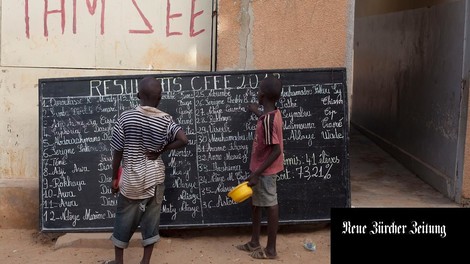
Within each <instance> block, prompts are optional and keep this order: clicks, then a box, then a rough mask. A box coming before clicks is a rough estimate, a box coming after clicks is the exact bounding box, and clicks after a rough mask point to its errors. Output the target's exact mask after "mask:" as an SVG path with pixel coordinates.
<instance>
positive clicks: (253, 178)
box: [247, 173, 259, 187]
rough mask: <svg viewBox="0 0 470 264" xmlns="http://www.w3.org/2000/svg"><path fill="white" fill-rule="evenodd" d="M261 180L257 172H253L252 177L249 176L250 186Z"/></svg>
mask: <svg viewBox="0 0 470 264" xmlns="http://www.w3.org/2000/svg"><path fill="white" fill-rule="evenodd" d="M258 182H259V175H258V174H255V173H251V175H250V177H248V184H247V185H248V186H250V187H251V186H255V185H256V184H258Z"/></svg>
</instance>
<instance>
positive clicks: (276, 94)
mask: <svg viewBox="0 0 470 264" xmlns="http://www.w3.org/2000/svg"><path fill="white" fill-rule="evenodd" d="M260 89H263V93H264V95H265V96H266V97H267V98H269V99H270V100H273V101H277V100H279V98H281V92H282V82H281V80H279V79H278V78H276V77H274V75H268V76H266V78H264V79H263V80H262V81H261V85H260Z"/></svg>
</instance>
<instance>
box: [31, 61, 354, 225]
mask: <svg viewBox="0 0 470 264" xmlns="http://www.w3.org/2000/svg"><path fill="white" fill-rule="evenodd" d="M264 74H283V75H286V76H290V75H296V74H297V75H299V76H302V77H303V78H308V77H309V75H314V74H318V75H321V76H322V78H323V79H322V80H318V81H319V83H320V84H323V83H326V82H328V81H329V80H336V81H339V83H341V84H342V87H341V95H342V104H341V108H342V111H343V113H342V115H343V116H342V117H343V120H342V125H343V126H342V131H343V136H344V137H343V139H342V140H340V141H341V142H339V143H338V142H336V143H335V144H333V145H332V146H331V147H333V148H336V149H337V150H339V151H340V152H341V153H342V154H343V155H344V156H342V159H343V160H342V162H341V176H342V177H344V179H343V180H342V181H341V184H340V185H341V186H333V187H332V190H331V192H333V193H335V192H341V193H340V196H341V198H340V200H341V201H340V202H338V201H334V202H335V203H333V204H332V205H331V206H326V207H322V206H319V205H317V204H314V205H313V207H315V206H319V207H321V213H319V215H321V216H316V215H311V214H315V213H314V212H312V211H309V212H308V213H309V214H310V215H306V216H300V215H298V217H297V218H298V219H284V218H283V213H284V215H285V214H286V211H287V212H288V210H284V211H283V210H281V212H280V224H303V223H313V222H324V221H329V220H330V218H329V208H331V207H350V205H351V197H350V179H349V174H350V171H349V149H348V147H349V117H348V112H349V111H348V110H349V109H348V93H347V85H346V69H345V68H322V69H271V70H252V71H219V72H186V73H171V74H141V75H124V76H112V75H108V76H85V77H71V78H44V79H39V80H38V83H39V98H38V99H39V127H40V129H39V142H40V144H39V145H40V146H39V175H40V177H39V186H40V192H39V199H40V208H39V211H40V229H41V230H42V231H47V232H63V231H66V232H101V231H109V230H111V229H112V225H111V226H107V227H92V226H90V227H81V228H74V227H65V228H62V227H60V226H59V227H47V226H45V224H46V223H47V221H44V219H43V215H44V205H45V203H44V191H43V184H44V182H43V178H44V176H43V165H44V164H43V152H44V146H43V144H44V142H45V141H44V134H43V132H44V129H43V128H44V123H43V121H44V120H43V119H44V116H43V111H44V107H43V104H42V100H43V88H44V87H45V86H47V85H49V84H54V83H60V82H81V81H87V80H108V79H110V80H116V79H118V80H120V79H122V80H124V79H141V78H143V77H146V76H154V77H156V78H168V79H172V78H182V79H184V78H189V77H195V76H196V77H197V76H199V77H207V76H237V75H264ZM214 80H215V78H214ZM164 89H165V88H164ZM320 92H321V90H320ZM71 97H73V96H71ZM304 103H305V104H309V103H308V102H304ZM293 162H295V161H293ZM331 166H333V165H331ZM309 173H310V172H309ZM309 180H310V178H309ZM330 187H331V186H330ZM294 191H295V190H294ZM200 199H201V200H202V197H200ZM281 199H282V198H280V203H281V202H282V200H281ZM327 202H330V201H327ZM46 203H47V202H46ZM280 205H281V204H280ZM237 207H238V209H237V213H241V212H244V213H245V212H246V214H247V215H249V206H248V202H247V203H244V204H240V205H237ZM307 211H308V210H307ZM46 213H47V210H46ZM302 217H304V218H303V219H302ZM45 222H46V223H45ZM248 224H251V222H250V221H249V219H247V218H245V219H244V220H243V221H233V222H227V221H225V222H220V223H217V222H214V223H184V224H167V223H165V222H164V221H162V224H161V228H162V229H172V228H194V227H211V226H217V227H222V226H243V225H248Z"/></svg>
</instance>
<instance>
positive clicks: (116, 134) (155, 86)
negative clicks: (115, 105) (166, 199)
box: [105, 77, 188, 264]
mask: <svg viewBox="0 0 470 264" xmlns="http://www.w3.org/2000/svg"><path fill="white" fill-rule="evenodd" d="M137 97H138V98H139V100H140V105H139V106H137V107H136V108H135V109H131V110H127V111H124V112H123V113H122V114H121V115H120V116H119V118H118V120H117V122H116V124H115V126H114V130H113V136H112V139H111V147H112V149H113V180H112V191H113V193H118V192H119V193H120V195H119V197H118V204H117V210H116V218H115V224H114V229H113V234H112V236H111V241H112V242H113V244H114V249H115V250H114V253H115V259H114V260H111V261H108V262H105V263H117V264H121V263H123V255H124V249H125V248H127V246H128V244H129V240H130V239H131V237H132V235H133V233H134V232H135V230H136V229H137V227H138V226H139V225H140V228H141V233H142V245H143V247H144V254H143V257H142V260H141V262H140V263H141V264H148V263H150V257H151V256H152V251H153V247H154V244H155V243H156V242H157V241H158V240H159V239H160V235H159V223H160V209H161V205H162V201H163V192H164V190H165V185H164V180H165V165H164V163H163V161H162V159H161V157H160V154H161V153H163V152H165V151H167V150H170V149H176V148H181V147H184V146H185V145H186V144H187V143H188V139H187V138H186V134H185V133H184V131H183V129H182V128H181V126H180V125H178V124H176V123H175V122H174V121H173V118H172V117H171V116H170V115H169V114H167V113H164V112H162V111H160V110H159V109H157V106H158V104H159V103H160V100H161V97H162V88H161V83H160V82H159V81H157V79H155V78H153V77H145V78H143V79H142V80H141V81H140V82H139V92H138V94H137ZM120 166H122V175H121V177H120V179H118V171H119V167H120Z"/></svg>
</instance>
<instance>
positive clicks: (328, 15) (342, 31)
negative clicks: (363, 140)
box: [0, 0, 354, 228]
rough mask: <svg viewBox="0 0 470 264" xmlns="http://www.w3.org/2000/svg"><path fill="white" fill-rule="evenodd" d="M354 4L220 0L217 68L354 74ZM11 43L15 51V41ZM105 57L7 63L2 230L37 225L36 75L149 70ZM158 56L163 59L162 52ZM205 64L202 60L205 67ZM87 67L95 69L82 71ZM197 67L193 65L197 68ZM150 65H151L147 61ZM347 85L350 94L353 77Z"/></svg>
mask: <svg viewBox="0 0 470 264" xmlns="http://www.w3.org/2000/svg"><path fill="white" fill-rule="evenodd" d="M6 1H15V2H16V0H3V1H2V3H5V2H6ZM198 1H201V0H198ZM20 2H23V1H20ZM30 2H31V3H32V2H33V0H31V1H30ZM66 2H67V1H66ZM98 2H100V1H98ZM353 9H354V1H353V0H332V1H324V0H315V1H300V0H252V1H242V0H234V1H225V0H223V1H220V0H219V1H218V12H217V22H218V24H217V48H216V50H217V54H216V61H217V64H216V65H217V66H216V69H217V70H245V69H270V68H324V67H346V68H347V71H348V80H349V79H350V77H351V75H352V48H351V45H352V28H353V11H354V10H353ZM4 11H5V10H4ZM3 13H5V12H3ZM6 18H7V17H4V18H3V19H2V30H3V28H4V26H5V23H7V22H8V19H6ZM20 24H21V23H20ZM133 25H135V24H133ZM139 25H140V24H139ZM1 37H2V38H4V37H5V32H3V31H2V34H1ZM77 41H78V40H77ZM21 45H24V43H21ZM21 45H20V46H21ZM21 47H23V46H21ZM2 48H3V46H2ZM8 48H9V49H10V50H15V46H9V47H8ZM23 48H24V47H23ZM27 48H28V49H29V48H30V46H28V47H27ZM185 52H188V51H185ZM182 53H183V52H182ZM1 54H2V58H0V61H2V59H3V58H4V57H3V56H7V57H8V60H7V61H5V62H9V61H15V60H14V59H15V58H14V57H13V58H12V57H11V54H6V53H5V52H3V51H2V52H1ZM32 54H33V55H31V56H35V55H34V53H32ZM153 55H155V54H152V56H153ZM49 56H52V58H53V59H55V60H57V59H58V58H57V57H59V56H63V55H60V54H58V53H57V54H55V53H54V52H53V53H52V54H49ZM106 56H109V57H108V59H109V60H108V59H106V58H104V59H105V60H104V61H107V62H112V63H111V64H110V65H111V66H109V68H110V70H94V69H93V68H94V67H96V65H95V64H93V63H88V64H86V65H80V66H79V67H70V66H68V68H63V67H58V68H56V67H50V66H48V65H47V63H46V64H43V65H41V67H36V66H34V65H33V66H31V67H24V66H14V67H12V66H11V65H9V64H3V62H2V66H1V68H0V112H1V113H2V115H1V117H0V148H1V151H0V204H2V206H0V228H10V227H28V228H37V226H38V207H39V205H38V200H39V197H38V182H39V175H38V155H39V154H38V146H39V144H38V138H39V135H38V87H37V83H38V79H40V78H52V77H78V76H92V75H116V74H140V73H142V74H143V73H150V72H149V71H138V70H133V71H131V70H117V69H122V68H123V67H121V66H120V65H119V63H118V62H117V61H115V57H116V55H115V54H110V53H107V55H106ZM155 57H156V58H159V57H158V54H157V55H156V56H155ZM28 59H29V60H30V61H34V60H40V58H34V57H33V58H28ZM59 59H60V58H59ZM113 60H114V62H113ZM113 63H114V64H113ZM206 63H207V62H206V61H203V64H204V65H206ZM209 63H210V62H209ZM129 65H132V63H131V64H129ZM81 67H83V68H91V69H90V70H84V69H79V68H81ZM191 67H192V68H191ZM191 67H189V68H188V69H195V68H198V67H199V66H197V65H196V66H194V67H193V66H191ZM131 68H134V67H131ZM144 68H145V69H147V68H146V66H145V67H144ZM112 69H116V70H112ZM170 69H171V68H170ZM348 87H349V94H351V93H352V86H351V82H349V81H348ZM23 201H27V203H24V204H26V205H27V208H28V209H27V210H23V211H21V212H19V213H18V212H17V213H12V210H13V208H15V207H13V206H15V205H17V204H21V203H23ZM31 219H33V220H31Z"/></svg>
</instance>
